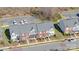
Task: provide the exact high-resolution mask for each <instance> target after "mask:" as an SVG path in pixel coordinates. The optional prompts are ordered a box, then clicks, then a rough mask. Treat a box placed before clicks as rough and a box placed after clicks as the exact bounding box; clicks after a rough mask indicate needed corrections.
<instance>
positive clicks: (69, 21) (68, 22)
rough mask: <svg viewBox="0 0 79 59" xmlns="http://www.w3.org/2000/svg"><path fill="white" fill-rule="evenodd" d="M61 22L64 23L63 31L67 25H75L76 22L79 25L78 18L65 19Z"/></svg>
mask: <svg viewBox="0 0 79 59" xmlns="http://www.w3.org/2000/svg"><path fill="white" fill-rule="evenodd" d="M60 23H62V25H61V26H64V29H62V30H63V31H64V30H65V28H66V27H74V26H75V25H76V24H77V25H79V21H78V18H70V19H64V20H61V21H60Z"/></svg>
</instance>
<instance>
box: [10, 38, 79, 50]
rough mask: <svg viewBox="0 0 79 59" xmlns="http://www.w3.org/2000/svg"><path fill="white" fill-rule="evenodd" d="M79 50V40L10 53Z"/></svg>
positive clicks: (31, 47) (36, 46)
mask: <svg viewBox="0 0 79 59" xmlns="http://www.w3.org/2000/svg"><path fill="white" fill-rule="evenodd" d="M74 48H79V40H78V39H77V40H74V41H67V40H66V41H63V42H53V43H47V44H40V45H34V46H30V47H24V48H15V49H11V50H10V51H66V50H67V49H74Z"/></svg>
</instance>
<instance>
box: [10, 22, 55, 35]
mask: <svg viewBox="0 0 79 59" xmlns="http://www.w3.org/2000/svg"><path fill="white" fill-rule="evenodd" d="M51 27H52V28H54V25H53V23H52V22H45V23H38V24H34V23H29V24H20V25H11V26H10V27H9V30H10V34H11V33H12V32H14V33H16V34H18V35H20V34H22V33H30V31H31V30H32V29H34V30H35V33H37V32H40V31H46V30H49V29H50V28H51Z"/></svg>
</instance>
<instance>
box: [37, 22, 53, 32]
mask: <svg viewBox="0 0 79 59" xmlns="http://www.w3.org/2000/svg"><path fill="white" fill-rule="evenodd" d="M37 27H38V32H43V31H47V30H50V29H51V28H54V25H53V23H52V22H44V23H39V24H37Z"/></svg>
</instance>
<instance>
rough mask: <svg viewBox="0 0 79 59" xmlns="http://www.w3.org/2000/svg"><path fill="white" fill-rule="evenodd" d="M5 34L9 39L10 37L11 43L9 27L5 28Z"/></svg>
mask: <svg viewBox="0 0 79 59" xmlns="http://www.w3.org/2000/svg"><path fill="white" fill-rule="evenodd" d="M5 35H6V37H7V39H9V43H10V32H9V29H6V30H5Z"/></svg>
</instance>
